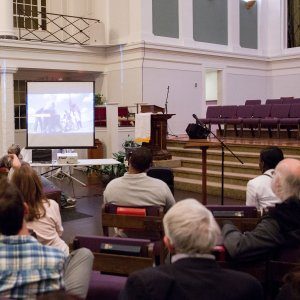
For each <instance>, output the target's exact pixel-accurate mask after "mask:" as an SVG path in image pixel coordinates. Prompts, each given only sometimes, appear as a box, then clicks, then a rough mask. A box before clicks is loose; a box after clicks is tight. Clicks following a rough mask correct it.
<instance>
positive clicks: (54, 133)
mask: <svg viewBox="0 0 300 300" xmlns="http://www.w3.org/2000/svg"><path fill="white" fill-rule="evenodd" d="M26 99H27V103H26V104H27V106H26V107H27V110H26V119H27V141H26V142H27V145H26V147H27V148H32V149H34V148H68V149H70V148H89V147H93V146H95V126H94V82H63V81H59V82H27V98H26Z"/></svg>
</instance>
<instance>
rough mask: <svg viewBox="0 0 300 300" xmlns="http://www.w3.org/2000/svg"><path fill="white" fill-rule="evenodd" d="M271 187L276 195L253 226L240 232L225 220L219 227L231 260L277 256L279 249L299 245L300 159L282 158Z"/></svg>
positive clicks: (250, 259)
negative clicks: (275, 202) (277, 200)
mask: <svg viewBox="0 0 300 300" xmlns="http://www.w3.org/2000/svg"><path fill="white" fill-rule="evenodd" d="M271 186H272V190H273V192H274V194H275V195H276V196H277V197H278V198H279V199H280V201H281V203H279V204H276V205H275V208H273V209H271V210H270V211H269V212H268V214H266V215H265V216H263V217H262V218H261V220H260V222H259V223H258V224H257V225H256V227H255V228H254V229H253V230H252V231H249V232H245V233H244V234H243V233H241V232H240V231H239V230H238V229H237V228H236V226H234V225H233V224H232V223H230V222H225V224H224V226H223V228H222V235H223V237H224V246H225V248H226V250H227V252H228V253H229V255H230V257H231V258H232V259H234V260H241V261H245V260H248V261H257V260H261V259H266V258H270V257H271V258H277V257H278V255H280V254H281V253H282V251H279V250H283V251H285V252H286V253H287V251H291V250H292V251H294V249H295V248H296V247H299V246H300V161H299V160H297V159H292V158H286V159H284V160H282V161H281V162H280V163H279V164H278V165H277V166H276V168H275V172H274V177H273V180H272V184H271Z"/></svg>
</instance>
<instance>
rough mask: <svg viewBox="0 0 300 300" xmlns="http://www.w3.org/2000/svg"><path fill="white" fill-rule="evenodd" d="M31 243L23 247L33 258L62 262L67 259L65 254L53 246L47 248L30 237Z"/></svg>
mask: <svg viewBox="0 0 300 300" xmlns="http://www.w3.org/2000/svg"><path fill="white" fill-rule="evenodd" d="M28 238H29V240H28V241H30V243H27V246H26V247H23V250H24V251H27V252H28V251H30V253H31V254H32V256H34V257H37V258H38V257H45V258H46V259H49V260H62V261H64V260H65V258H66V255H65V254H64V252H63V251H62V250H60V249H58V248H56V247H53V246H47V245H43V244H41V243H39V242H38V241H37V240H36V239H35V238H33V237H30V236H29V237H28Z"/></svg>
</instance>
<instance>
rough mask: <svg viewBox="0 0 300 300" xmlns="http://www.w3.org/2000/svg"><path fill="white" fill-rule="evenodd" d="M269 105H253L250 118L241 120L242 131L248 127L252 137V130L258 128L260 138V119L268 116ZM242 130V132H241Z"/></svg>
mask: <svg viewBox="0 0 300 300" xmlns="http://www.w3.org/2000/svg"><path fill="white" fill-rule="evenodd" d="M270 111H271V105H269V104H262V105H253V115H252V117H251V118H244V119H243V124H242V126H243V129H244V128H245V127H248V128H250V129H251V134H252V136H253V137H254V136H255V134H254V130H253V129H254V128H258V132H259V136H260V120H261V119H262V118H267V117H269V116H270ZM243 129H242V130H243Z"/></svg>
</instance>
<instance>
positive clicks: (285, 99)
mask: <svg viewBox="0 0 300 300" xmlns="http://www.w3.org/2000/svg"><path fill="white" fill-rule="evenodd" d="M280 99H281V102H282V104H291V103H292V102H293V101H294V97H281V98H280Z"/></svg>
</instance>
